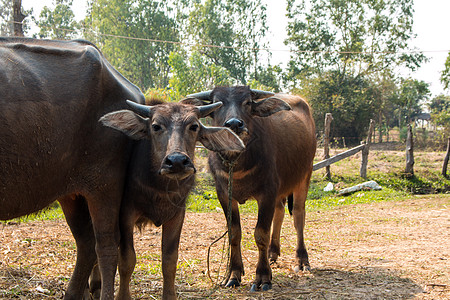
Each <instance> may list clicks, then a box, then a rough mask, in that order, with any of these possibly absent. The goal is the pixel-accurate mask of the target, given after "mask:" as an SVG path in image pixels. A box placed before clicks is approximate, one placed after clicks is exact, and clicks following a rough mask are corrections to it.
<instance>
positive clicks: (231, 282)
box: [225, 278, 241, 287]
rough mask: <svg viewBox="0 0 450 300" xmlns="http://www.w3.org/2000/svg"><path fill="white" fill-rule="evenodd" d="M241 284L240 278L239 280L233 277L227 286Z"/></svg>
mask: <svg viewBox="0 0 450 300" xmlns="http://www.w3.org/2000/svg"><path fill="white" fill-rule="evenodd" d="M240 285H241V283H240V282H239V280H237V279H236V278H233V279H230V280H229V281H228V282H227V284H226V285H225V287H238V286H240Z"/></svg>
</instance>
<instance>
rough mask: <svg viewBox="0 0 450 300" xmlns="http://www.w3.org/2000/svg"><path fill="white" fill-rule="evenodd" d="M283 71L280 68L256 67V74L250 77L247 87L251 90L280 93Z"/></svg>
mask: <svg viewBox="0 0 450 300" xmlns="http://www.w3.org/2000/svg"><path fill="white" fill-rule="evenodd" d="M282 74H283V70H282V69H281V67H280V66H271V65H269V66H267V67H262V66H258V67H257V70H256V72H253V73H252V74H251V75H250V79H251V80H250V82H248V85H249V86H250V87H251V88H253V89H259V90H264V91H271V92H275V93H277V92H280V91H281V79H282Z"/></svg>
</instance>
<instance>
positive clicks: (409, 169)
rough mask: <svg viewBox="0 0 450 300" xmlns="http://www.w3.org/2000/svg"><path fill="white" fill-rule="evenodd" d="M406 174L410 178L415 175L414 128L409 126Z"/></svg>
mask: <svg viewBox="0 0 450 300" xmlns="http://www.w3.org/2000/svg"><path fill="white" fill-rule="evenodd" d="M405 173H406V174H409V175H410V176H412V175H414V141H413V134H412V126H411V124H408V134H407V136H406V168H405Z"/></svg>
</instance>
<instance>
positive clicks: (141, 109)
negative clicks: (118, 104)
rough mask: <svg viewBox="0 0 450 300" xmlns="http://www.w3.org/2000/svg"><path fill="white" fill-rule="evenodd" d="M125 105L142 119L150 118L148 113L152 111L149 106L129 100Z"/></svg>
mask: <svg viewBox="0 0 450 300" xmlns="http://www.w3.org/2000/svg"><path fill="white" fill-rule="evenodd" d="M127 104H128V105H129V106H130V107H131V108H132V109H133V110H134V111H135V112H137V113H138V114H140V115H141V116H143V117H148V116H150V111H151V110H152V107H151V106H148V105H142V104H139V103H136V102H133V101H130V100H127Z"/></svg>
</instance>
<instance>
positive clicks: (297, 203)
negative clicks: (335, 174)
mask: <svg viewBox="0 0 450 300" xmlns="http://www.w3.org/2000/svg"><path fill="white" fill-rule="evenodd" d="M310 178H311V173H310V174H309V175H307V176H306V178H305V179H304V180H303V181H302V182H301V183H300V184H299V185H298V186H297V188H296V190H295V191H294V207H293V210H292V214H293V218H294V227H295V229H296V231H297V249H296V264H295V266H294V271H295V272H298V271H302V270H310V266H309V260H308V252H307V251H306V246H305V240H304V236H303V231H304V229H305V217H306V211H305V203H306V196H307V195H308V187H309V181H310Z"/></svg>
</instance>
